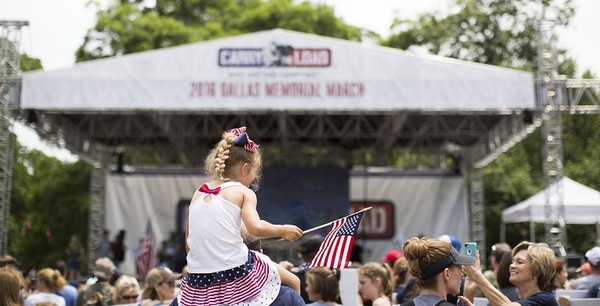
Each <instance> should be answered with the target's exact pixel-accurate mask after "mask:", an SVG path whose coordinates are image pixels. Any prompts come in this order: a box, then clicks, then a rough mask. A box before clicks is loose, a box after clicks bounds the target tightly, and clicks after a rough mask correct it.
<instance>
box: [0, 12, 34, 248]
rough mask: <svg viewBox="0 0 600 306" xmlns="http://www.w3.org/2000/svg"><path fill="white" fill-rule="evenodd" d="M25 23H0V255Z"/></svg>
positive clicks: (6, 225) (5, 245) (7, 211)
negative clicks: (12, 108)
mask: <svg viewBox="0 0 600 306" xmlns="http://www.w3.org/2000/svg"><path fill="white" fill-rule="evenodd" d="M28 24H29V23H28V22H26V21H5V20H0V28H1V30H2V33H1V34H2V35H0V255H2V254H6V253H8V231H9V221H8V219H9V216H10V193H11V188H12V186H11V183H12V164H13V156H12V141H13V137H12V133H11V123H10V104H11V96H13V97H14V96H17V95H16V93H15V90H16V89H17V88H18V86H19V82H20V80H21V75H20V67H19V65H20V61H19V60H20V54H19V43H20V41H21V27H24V26H27V25H28Z"/></svg>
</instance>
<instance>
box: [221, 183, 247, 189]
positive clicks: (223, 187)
mask: <svg viewBox="0 0 600 306" xmlns="http://www.w3.org/2000/svg"><path fill="white" fill-rule="evenodd" d="M233 186H244V185H242V183H240V182H225V183H223V184H221V189H225V188H229V187H233Z"/></svg>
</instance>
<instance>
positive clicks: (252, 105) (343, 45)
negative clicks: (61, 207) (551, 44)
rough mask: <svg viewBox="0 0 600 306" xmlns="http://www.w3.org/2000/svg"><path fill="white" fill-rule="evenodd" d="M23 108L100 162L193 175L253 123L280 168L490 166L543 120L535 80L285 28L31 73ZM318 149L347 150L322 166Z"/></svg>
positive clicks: (27, 117) (42, 127) (48, 131)
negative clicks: (130, 153)
mask: <svg viewBox="0 0 600 306" xmlns="http://www.w3.org/2000/svg"><path fill="white" fill-rule="evenodd" d="M18 108H19V109H20V110H23V112H21V115H22V118H23V120H24V121H27V122H28V123H29V124H30V125H32V126H34V127H35V128H36V129H37V130H38V131H39V132H40V134H42V135H46V136H48V137H50V138H54V139H55V140H57V141H58V142H60V143H64V144H65V145H66V147H67V148H69V149H71V150H72V151H73V152H74V153H77V154H79V155H80V156H81V157H82V158H84V159H86V160H89V161H100V160H101V159H102V154H101V153H102V152H104V153H105V152H107V151H111V150H119V151H123V150H125V151H127V150H150V151H151V152H152V156H154V157H155V158H156V160H157V161H158V162H163V163H170V162H173V161H177V162H180V163H183V164H184V166H186V167H198V166H201V164H202V162H203V158H204V156H205V153H206V151H207V150H208V149H209V148H210V147H211V146H212V145H213V144H214V142H215V139H218V138H219V137H220V134H221V132H222V131H223V130H225V129H227V128H230V127H233V126H239V125H247V126H248V127H249V130H250V132H251V135H252V137H253V138H254V139H256V140H257V142H259V143H261V144H263V145H264V147H265V148H272V149H273V150H277V151H278V152H280V153H281V154H280V156H282V158H281V160H279V161H274V162H275V163H278V164H294V165H299V164H300V165H301V164H303V163H304V164H306V163H311V164H319V163H334V162H336V161H339V160H346V159H351V157H352V152H354V151H356V150H359V149H364V148H374V149H376V152H377V153H378V154H379V155H380V156H378V157H377V158H376V160H375V161H374V163H375V165H387V164H390V162H391V161H392V160H393V158H392V152H393V150H394V149H397V148H402V149H407V150H410V151H414V152H423V153H427V154H440V155H444V154H453V155H456V156H459V157H461V158H463V160H468V161H469V162H470V163H474V164H476V165H479V166H482V165H484V164H485V163H487V162H489V161H490V160H491V159H493V157H495V156H496V155H497V154H498V153H500V152H501V151H502V150H506V148H507V147H509V146H511V145H513V144H514V143H515V142H516V141H518V140H520V139H521V138H522V137H523V136H524V135H525V134H526V133H529V132H531V131H532V130H533V129H534V128H535V127H534V125H535V118H536V114H535V112H532V110H534V109H535V108H536V104H535V94H534V78H533V75H532V74H530V73H526V72H522V71H517V70H511V69H505V68H500V67H495V66H489V65H483V64H477V63H472V62H466V61H460V60H454V59H449V58H444V57H438V56H429V55H416V54H413V53H410V52H404V51H401V50H398V49H391V48H385V47H379V46H368V45H364V44H361V43H358V42H351V41H345V40H340V39H334V38H328V37H321V36H317V35H311V34H305V33H299V32H293V31H287V30H280V29H275V30H269V31H263V32H256V33H251V34H245V35H239V36H235V37H229V38H223V39H216V40H212V41H205V42H199V43H194V44H189V45H183V46H177V47H171V48H164V49H160V50H154V51H148V52H141V53H137V54H129V55H124V56H117V57H113V58H107V59H100V60H94V61H89V62H84V63H79V64H76V65H75V66H74V67H72V68H68V69H64V70H56V71H38V72H28V73H25V74H24V76H23V81H22V94H21V100H20V105H19V107H18ZM307 144H308V145H309V146H313V147H330V148H337V150H338V151H335V150H333V151H329V152H333V153H335V154H329V155H327V156H318V158H319V159H320V160H319V161H315V160H314V159H316V158H317V157H316V155H314V152H312V153H311V152H307V151H306V150H303V149H302V148H304V147H305V146H306V145H307ZM311 154H313V155H311ZM323 160H325V161H323ZM139 162H140V163H143V162H144V161H139Z"/></svg>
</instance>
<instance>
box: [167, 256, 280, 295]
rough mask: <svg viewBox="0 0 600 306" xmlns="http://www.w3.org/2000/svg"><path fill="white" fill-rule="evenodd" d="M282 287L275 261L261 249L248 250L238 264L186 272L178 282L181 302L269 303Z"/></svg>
mask: <svg viewBox="0 0 600 306" xmlns="http://www.w3.org/2000/svg"><path fill="white" fill-rule="evenodd" d="M280 287H281V278H280V277H279V273H277V266H276V264H275V263H274V262H273V261H271V259H269V258H268V257H266V256H265V255H263V254H261V253H257V252H254V251H248V261H247V262H246V263H245V264H242V265H240V266H238V267H235V268H232V269H229V270H225V271H220V272H215V273H208V274H199V273H188V274H187V275H186V276H185V277H184V278H183V280H182V282H181V288H180V291H179V295H178V296H177V301H178V304H179V305H181V306H198V305H206V306H217V305H270V304H271V303H272V302H273V301H274V300H275V298H276V297H277V294H279V288H280Z"/></svg>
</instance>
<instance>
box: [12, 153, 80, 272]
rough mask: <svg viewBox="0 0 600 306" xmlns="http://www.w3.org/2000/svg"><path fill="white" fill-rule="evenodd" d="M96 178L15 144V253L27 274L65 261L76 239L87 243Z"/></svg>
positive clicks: (13, 237) (74, 165)
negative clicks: (92, 185)
mask: <svg viewBox="0 0 600 306" xmlns="http://www.w3.org/2000/svg"><path fill="white" fill-rule="evenodd" d="M90 172H91V167H90V166H89V165H86V164H85V163H84V162H82V161H78V162H76V163H71V164H67V163H63V162H61V161H59V160H57V159H56V158H53V157H48V156H46V155H44V153H42V152H41V151H38V150H33V151H28V150H26V149H25V148H23V147H21V146H20V145H19V144H18V143H17V142H15V145H14V162H13V181H12V190H11V192H12V193H11V194H12V196H11V198H12V201H11V202H12V203H11V214H10V218H9V223H10V226H9V238H10V239H9V250H10V253H11V254H13V255H14V256H16V258H18V259H19V260H20V261H21V262H23V264H24V267H23V268H26V269H27V268H30V267H36V268H40V267H47V266H50V265H51V264H52V263H53V262H54V261H56V260H59V259H60V260H64V259H65V258H66V254H65V249H66V247H67V244H68V242H69V237H70V236H71V234H79V236H80V237H87V219H88V211H89V208H88V203H89V176H90Z"/></svg>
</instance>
